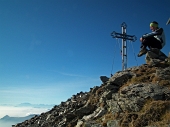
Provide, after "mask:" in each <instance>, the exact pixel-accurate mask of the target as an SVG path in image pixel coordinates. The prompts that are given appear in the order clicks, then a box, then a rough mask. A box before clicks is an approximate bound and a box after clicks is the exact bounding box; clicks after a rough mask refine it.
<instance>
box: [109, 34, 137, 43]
mask: <svg viewBox="0 0 170 127" xmlns="http://www.w3.org/2000/svg"><path fill="white" fill-rule="evenodd" d="M111 36H112V37H113V38H121V39H125V40H131V41H133V42H135V41H136V40H137V38H136V36H135V35H127V34H122V33H116V32H115V31H113V32H112V33H111Z"/></svg>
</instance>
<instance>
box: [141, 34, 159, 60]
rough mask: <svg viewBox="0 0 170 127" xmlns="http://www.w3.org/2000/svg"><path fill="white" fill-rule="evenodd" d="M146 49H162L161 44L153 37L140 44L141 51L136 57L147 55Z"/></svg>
mask: <svg viewBox="0 0 170 127" xmlns="http://www.w3.org/2000/svg"><path fill="white" fill-rule="evenodd" d="M147 47H149V49H152V48H156V49H161V48H162V45H161V42H160V41H158V40H157V39H156V38H154V37H150V38H146V39H144V41H143V42H142V43H141V47H140V48H141V50H140V52H139V54H138V57H140V56H142V55H144V54H146V53H147V51H148V50H147Z"/></svg>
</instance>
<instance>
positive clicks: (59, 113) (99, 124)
mask: <svg viewBox="0 0 170 127" xmlns="http://www.w3.org/2000/svg"><path fill="white" fill-rule="evenodd" d="M101 79H102V77H101ZM102 81H103V80H102ZM169 105H170V64H169V63H166V62H161V61H158V62H153V63H152V64H144V65H141V66H138V67H132V68H128V69H127V70H125V71H119V72H117V73H115V74H114V75H113V76H112V77H111V78H109V79H108V80H106V81H103V84H101V86H95V87H94V88H91V89H90V91H89V92H85V93H83V92H80V93H77V94H76V95H73V96H72V97H71V98H69V99H68V100H67V101H66V102H61V104H60V105H56V106H54V107H53V108H52V109H51V110H50V111H48V112H46V113H42V114H41V115H39V116H35V117H33V118H31V119H29V120H26V121H24V122H22V123H18V124H17V125H16V126H15V127H145V126H147V127H153V126H158V127H159V126H160V127H167V126H170V107H169Z"/></svg>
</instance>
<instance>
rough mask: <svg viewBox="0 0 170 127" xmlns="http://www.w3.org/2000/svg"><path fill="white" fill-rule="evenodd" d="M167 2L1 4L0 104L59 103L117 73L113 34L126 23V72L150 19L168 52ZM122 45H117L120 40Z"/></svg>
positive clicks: (7, 0) (30, 0)
mask: <svg viewBox="0 0 170 127" xmlns="http://www.w3.org/2000/svg"><path fill="white" fill-rule="evenodd" d="M169 17H170V0H162V1H160V0H0V104H18V103H23V102H29V103H33V104H59V103H60V102H61V101H66V100H67V99H68V98H70V97H71V96H72V95H73V94H76V93H78V92H80V91H83V92H85V91H89V90H90V88H92V87H94V86H99V85H101V81H100V78H99V77H100V76H101V75H105V76H108V77H109V76H110V74H111V70H112V62H113V71H112V73H113V74H114V73H115V72H117V71H120V70H121V69H122V64H121V55H120V48H119V45H118V43H117V41H116V39H114V38H112V37H111V36H110V34H111V32H112V31H116V32H119V33H120V32H121V23H122V22H126V24H127V34H129V35H136V37H137V39H138V40H137V41H136V42H133V43H132V44H133V47H134V52H133V48H132V46H131V42H129V41H128V67H133V66H136V65H137V64H138V65H141V64H143V63H145V60H144V56H143V57H140V58H138V57H136V59H137V61H136V60H135V56H134V54H135V55H137V54H138V52H139V47H140V42H139V38H140V37H141V36H142V34H145V33H149V32H151V31H150V28H149V24H150V22H151V21H153V20H155V21H157V22H158V23H159V26H160V27H163V28H164V30H165V34H166V40H167V44H166V46H165V47H164V49H163V50H162V51H163V52H164V53H165V54H168V53H169V51H170V49H169V47H170V36H169V35H170V25H166V22H167V20H168V18H169ZM119 42H121V40H119Z"/></svg>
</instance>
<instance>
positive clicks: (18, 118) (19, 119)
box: [0, 114, 36, 122]
mask: <svg viewBox="0 0 170 127" xmlns="http://www.w3.org/2000/svg"><path fill="white" fill-rule="evenodd" d="M35 115H36V114H31V115H28V116H25V117H11V116H8V115H6V116H4V117H3V118H1V119H0V121H15V122H16V121H21V122H22V121H23V120H27V119H30V118H32V117H34V116H35Z"/></svg>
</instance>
